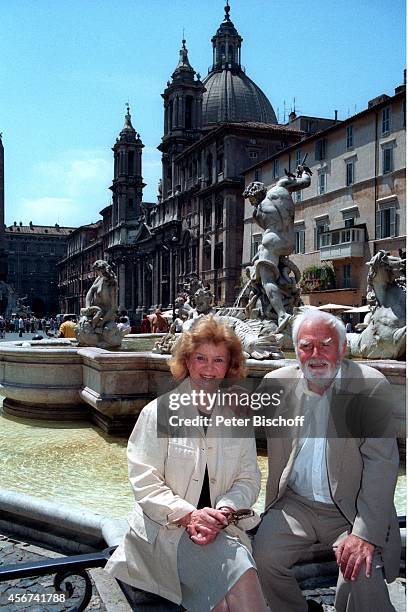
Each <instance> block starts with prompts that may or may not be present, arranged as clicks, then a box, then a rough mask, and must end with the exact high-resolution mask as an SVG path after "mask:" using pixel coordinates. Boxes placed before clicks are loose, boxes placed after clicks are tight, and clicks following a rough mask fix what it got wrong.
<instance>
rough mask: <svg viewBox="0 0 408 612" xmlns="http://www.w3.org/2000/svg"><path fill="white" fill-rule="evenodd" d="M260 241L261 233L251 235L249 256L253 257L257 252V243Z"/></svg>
mask: <svg viewBox="0 0 408 612" xmlns="http://www.w3.org/2000/svg"><path fill="white" fill-rule="evenodd" d="M261 242H262V234H254V235H253V236H252V248H251V258H252V257H255V255H256V254H257V252H258V249H259V245H260V244H261Z"/></svg>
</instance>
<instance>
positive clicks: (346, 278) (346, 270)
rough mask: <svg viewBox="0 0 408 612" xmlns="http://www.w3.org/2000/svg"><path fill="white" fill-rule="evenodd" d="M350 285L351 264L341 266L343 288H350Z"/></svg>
mask: <svg viewBox="0 0 408 612" xmlns="http://www.w3.org/2000/svg"><path fill="white" fill-rule="evenodd" d="M350 287H351V264H345V265H344V266H343V288H344V289H350Z"/></svg>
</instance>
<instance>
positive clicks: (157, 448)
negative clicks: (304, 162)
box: [106, 380, 260, 603]
mask: <svg viewBox="0 0 408 612" xmlns="http://www.w3.org/2000/svg"><path fill="white" fill-rule="evenodd" d="M189 390H190V385H189V381H188V380H186V381H183V383H182V384H181V385H179V387H178V388H177V389H175V390H174V391H173V392H172V393H176V392H180V393H181V392H189ZM168 397H169V395H167V396H162V397H161V398H159V400H154V401H152V402H150V404H148V405H147V406H146V407H145V408H144V409H143V410H142V412H141V414H140V416H139V418H138V421H137V423H136V426H135V428H134V430H133V432H132V434H131V436H130V438H129V444H128V462H129V478H130V482H131V484H132V488H133V491H134V495H135V498H136V504H135V507H134V510H133V512H132V514H131V516H130V517H129V519H128V521H129V529H128V531H127V533H126V535H125V537H124V540H123V542H122V544H121V545H120V546H119V547H118V549H117V550H116V551H115V553H114V554H113V556H112V557H111V559H110V561H109V562H108V564H107V566H106V569H107V571H108V572H109V573H110V574H112V575H113V576H115V577H116V578H118V579H119V580H122V581H123V582H126V583H128V584H131V585H133V586H135V587H137V588H140V589H143V590H146V591H149V592H152V593H156V594H158V595H161V596H162V597H165V598H166V599H170V600H171V601H174V602H176V603H180V601H181V589H180V581H179V577H178V572H177V547H178V542H179V540H180V538H181V535H182V533H183V531H184V528H183V527H179V526H178V525H177V521H178V520H179V519H181V518H182V517H183V516H185V515H186V514H187V513H189V512H191V511H192V510H194V509H195V508H196V504H197V503H198V500H199V497H200V493H201V488H202V484H203V479H204V473H205V466H206V464H208V475H209V483H210V495H211V502H212V505H213V507H217V508H219V507H221V506H230V507H232V508H234V509H239V508H250V507H251V506H252V505H253V504H254V503H255V501H256V499H257V496H258V494H259V489H260V471H259V468H258V465H257V460H256V446H255V439H254V438H253V437H246V438H237V437H226V436H225V432H223V435H219V436H218V437H217V435H214V436H212V432H211V429H212V428H211V426H210V427H209V429H208V431H207V436H205V435H204V431H203V429H202V428H201V427H191V428H189V430H188V432H189V436H188V437H187V436H186V437H168V436H166V437H158V435H157V414H158V409H159V410H160V411H161V410H163V409H165V404H166V402H167V403H168ZM228 412H229V411H228ZM178 413H179V414H180V416H183V417H194V416H197V414H198V412H197V408H196V407H194V406H187V407H184V408H183V409H182V413H181V411H178ZM217 414H219V415H221V414H225V408H223V409H222V410H221V408H220V407H219V406H216V407H215V408H214V411H213V413H212V417H215V416H216V415H217ZM230 415H233V413H230V414H229V416H230ZM235 431H236V430H235ZM258 520H259V519H258V518H257V517H254V518H252V519H246V520H245V521H241V522H240V528H238V527H235V526H233V525H231V526H229V527H228V528H227V533H228V534H229V535H231V536H233V537H239V539H240V540H241V541H242V542H244V543H245V544H246V545H247V546H248V547H249V540H248V538H247V536H246V534H245V533H244V531H243V529H250V528H252V527H254V526H255V525H256V524H257V522H258ZM208 546H211V544H209V545H208ZM206 584H207V585H210V584H211V578H210V577H203V588H206V586H205V585H206Z"/></svg>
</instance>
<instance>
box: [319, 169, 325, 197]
mask: <svg viewBox="0 0 408 612" xmlns="http://www.w3.org/2000/svg"><path fill="white" fill-rule="evenodd" d="M323 193H326V173H325V172H321V173H320V174H319V177H318V194H319V195H322V194H323Z"/></svg>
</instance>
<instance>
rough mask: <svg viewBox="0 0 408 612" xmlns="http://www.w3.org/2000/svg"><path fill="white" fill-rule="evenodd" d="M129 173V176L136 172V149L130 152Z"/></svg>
mask: <svg viewBox="0 0 408 612" xmlns="http://www.w3.org/2000/svg"><path fill="white" fill-rule="evenodd" d="M127 161H128V171H127V173H128V175H129V176H133V175H134V174H135V152H134V151H129V152H128V160H127Z"/></svg>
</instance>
